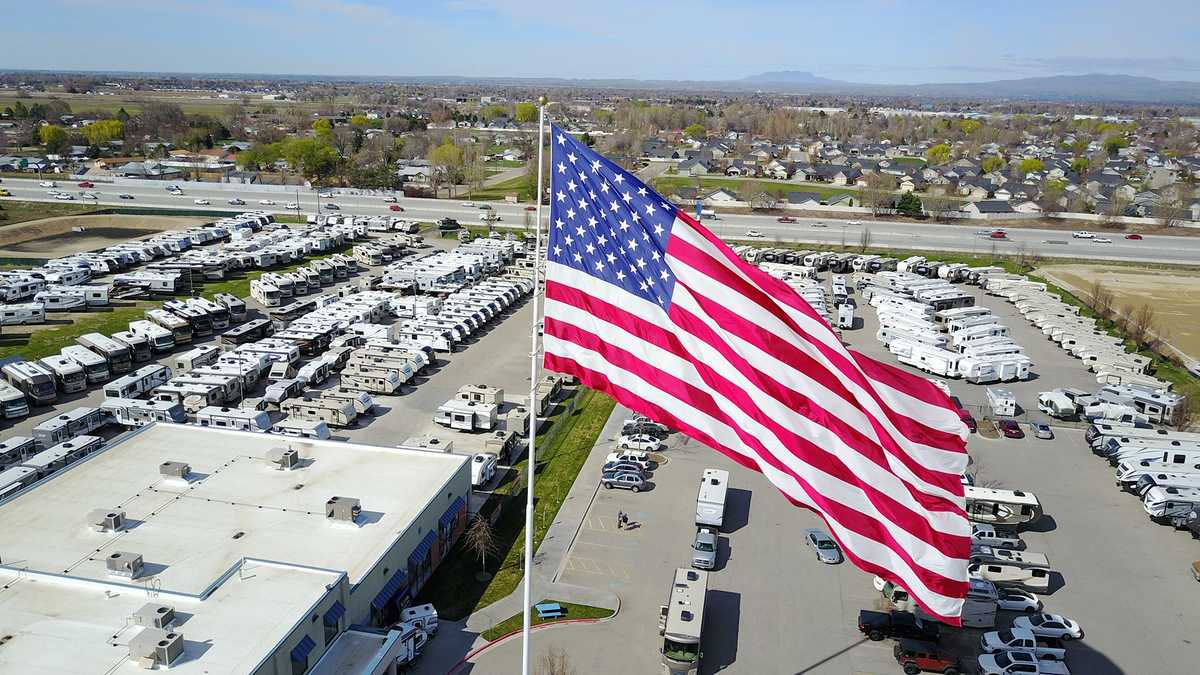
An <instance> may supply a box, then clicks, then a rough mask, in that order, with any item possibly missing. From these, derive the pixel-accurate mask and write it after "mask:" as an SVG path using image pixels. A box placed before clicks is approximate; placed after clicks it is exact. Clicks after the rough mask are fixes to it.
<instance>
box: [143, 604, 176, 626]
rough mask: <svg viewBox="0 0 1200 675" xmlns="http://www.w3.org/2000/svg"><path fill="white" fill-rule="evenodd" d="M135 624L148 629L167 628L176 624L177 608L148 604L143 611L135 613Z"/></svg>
mask: <svg viewBox="0 0 1200 675" xmlns="http://www.w3.org/2000/svg"><path fill="white" fill-rule="evenodd" d="M133 622H134V623H135V624H137V625H139V626H145V627H147V628H166V627H167V626H170V625H171V624H172V623H175V608H174V607H172V606H170V605H160V604H158V603H156V602H147V603H146V604H144V605H142V607H141V609H139V610H138V611H136V612H134V613H133Z"/></svg>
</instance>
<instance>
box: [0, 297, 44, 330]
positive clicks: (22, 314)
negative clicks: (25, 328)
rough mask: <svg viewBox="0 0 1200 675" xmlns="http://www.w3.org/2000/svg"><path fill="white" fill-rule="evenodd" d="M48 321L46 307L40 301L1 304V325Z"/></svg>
mask: <svg viewBox="0 0 1200 675" xmlns="http://www.w3.org/2000/svg"><path fill="white" fill-rule="evenodd" d="M45 322H46V307H45V306H44V305H42V303H40V302H36V303H27V304H21V305H0V325H3V326H20V325H22V324H35V323H45Z"/></svg>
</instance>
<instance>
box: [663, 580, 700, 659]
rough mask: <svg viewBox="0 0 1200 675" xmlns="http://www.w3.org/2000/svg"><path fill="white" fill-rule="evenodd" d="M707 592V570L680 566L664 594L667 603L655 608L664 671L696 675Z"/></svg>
mask: <svg viewBox="0 0 1200 675" xmlns="http://www.w3.org/2000/svg"><path fill="white" fill-rule="evenodd" d="M707 594H708V572H705V571H703V570H693V569H687V568H683V567H681V568H679V569H677V570H675V579H674V580H673V581H672V583H671V589H670V591H669V592H668V594H667V604H665V605H660V606H659V608H658V634H659V635H661V636H662V645H661V647H660V648H659V653H661V654H662V668H661V669H660V671H659V672H661V673H663V674H664V675H697V673H699V672H700V659H701V656H702V652H701V641H702V640H703V638H704V633H703V628H704V605H705V602H704V601H705V597H706V596H707Z"/></svg>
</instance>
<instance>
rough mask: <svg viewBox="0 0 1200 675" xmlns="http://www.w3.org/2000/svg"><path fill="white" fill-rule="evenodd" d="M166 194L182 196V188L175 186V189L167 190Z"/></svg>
mask: <svg viewBox="0 0 1200 675" xmlns="http://www.w3.org/2000/svg"><path fill="white" fill-rule="evenodd" d="M167 194H170V195H172V196H175V197H182V196H183V190H180V189H179V188H176V189H174V190H167Z"/></svg>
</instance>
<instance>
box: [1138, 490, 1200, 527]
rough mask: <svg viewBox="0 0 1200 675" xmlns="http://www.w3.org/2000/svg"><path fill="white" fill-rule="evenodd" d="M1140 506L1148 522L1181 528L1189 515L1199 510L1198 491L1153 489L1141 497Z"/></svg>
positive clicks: (1199, 499)
mask: <svg viewBox="0 0 1200 675" xmlns="http://www.w3.org/2000/svg"><path fill="white" fill-rule="evenodd" d="M1142 506H1143V508H1145V510H1146V515H1148V516H1150V520H1153V521H1154V522H1156V523H1162V524H1165V525H1172V526H1174V527H1183V526H1184V525H1186V524H1187V523H1188V520H1189V518H1190V514H1191V513H1192V512H1193V511H1196V510H1197V509H1200V489H1196V488H1174V487H1153V488H1150V489H1149V490H1147V491H1146V494H1145V496H1143V497H1142Z"/></svg>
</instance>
